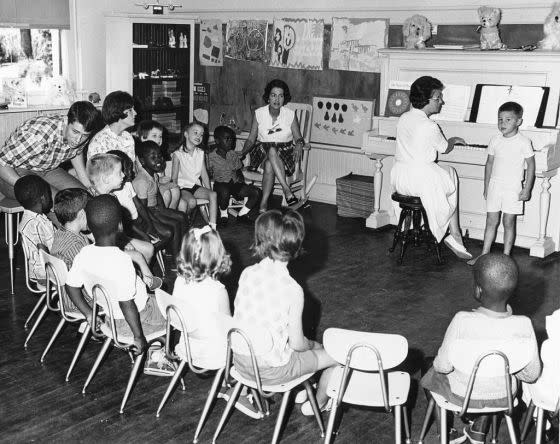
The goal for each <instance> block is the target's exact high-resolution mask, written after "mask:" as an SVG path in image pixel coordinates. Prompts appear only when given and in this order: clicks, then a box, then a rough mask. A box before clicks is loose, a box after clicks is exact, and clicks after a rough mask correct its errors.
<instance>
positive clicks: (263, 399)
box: [213, 326, 325, 444]
mask: <svg viewBox="0 0 560 444" xmlns="http://www.w3.org/2000/svg"><path fill="white" fill-rule="evenodd" d="M242 328H243V329H241V328H232V329H231V330H230V331H229V332H228V335H227V340H228V345H227V356H226V370H225V380H226V381H229V377H230V375H231V377H232V378H233V379H234V380H235V381H237V382H236V384H235V387H234V389H233V393H232V395H231V397H230V399H229V400H228V403H227V405H226V408H225V410H224V413H223V414H222V417H221V418H220V422H219V424H218V427H217V428H216V432H215V433H214V438H213V442H216V440H217V439H218V436H219V435H220V433H221V431H222V428H223V427H224V424H225V422H226V420H227V418H228V416H229V414H230V412H231V409H232V408H233V406H234V404H235V403H236V401H237V398H238V397H239V394H240V392H241V389H242V388H243V387H247V388H248V389H250V390H251V392H252V393H253V396H254V399H255V402H256V404H257V407H258V409H259V411H260V412H261V418H264V417H265V416H269V415H270V410H269V403H268V399H269V398H271V397H272V396H274V395H275V394H276V393H282V403H281V405H280V411H279V412H278V418H277V420H276V426H275V427H274V434H273V436H272V444H276V443H277V442H278V441H279V439H280V430H281V429H282V423H283V422H284V416H285V414H286V410H287V407H288V401H289V400H290V394H291V393H292V390H293V389H294V388H295V387H297V386H298V385H303V386H304V387H305V390H306V391H307V396H308V399H309V401H310V403H311V407H312V408H313V413H314V414H315V418H316V420H317V423H318V424H319V428H320V430H321V436H324V435H325V429H324V427H323V420H322V418H321V413H320V412H319V406H318V405H317V400H316V399H315V393H314V392H313V389H312V387H311V384H310V383H309V378H311V377H312V376H313V373H310V374H307V375H303V376H300V377H299V378H296V379H294V380H293V381H290V382H286V383H284V384H276V385H264V384H263V383H262V381H261V377H260V372H259V366H258V364H257V358H256V357H257V356H258V355H262V354H263V353H265V352H266V351H268V350H270V349H271V347H272V337H271V335H270V333H269V332H268V330H266V329H263V328H257V327H253V326H242ZM232 342H235V344H234V348H235V351H236V353H241V354H243V355H245V356H250V358H251V361H252V364H253V374H254V378H246V377H244V376H242V375H241V374H240V373H239V372H238V371H237V369H236V368H235V366H232V367H231V368H230V363H231V359H232V352H233V351H232Z"/></svg>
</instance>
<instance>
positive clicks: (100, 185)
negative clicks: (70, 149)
mask: <svg viewBox="0 0 560 444" xmlns="http://www.w3.org/2000/svg"><path fill="white" fill-rule="evenodd" d="M86 170H87V174H88V177H89V180H90V181H91V183H92V185H93V186H92V188H91V189H90V192H91V194H92V195H94V196H98V195H102V194H109V193H113V192H115V191H116V190H120V189H122V187H123V179H124V173H123V171H122V162H121V159H120V157H118V156H115V155H114V154H95V155H94V156H92V157H91V158H90V159H89V160H88V161H87V165H86ZM121 211H122V210H121ZM118 245H119V247H120V248H121V249H122V250H124V251H125V252H126V254H128V255H129V256H130V258H131V259H132V261H133V262H134V263H135V264H136V266H137V267H138V268H139V269H140V272H141V273H142V276H143V278H144V280H145V281H146V284H147V285H148V286H149V287H150V289H151V290H155V289H156V288H159V287H161V284H162V281H161V279H160V278H158V277H156V276H154V275H153V274H152V272H151V270H150V268H149V267H148V264H149V263H150V262H151V260H152V258H153V256H154V246H153V245H152V243H151V242H149V241H144V240H141V239H136V238H130V237H128V236H126V235H125V234H124V233H123V232H122V230H121V232H120V233H119V235H118Z"/></svg>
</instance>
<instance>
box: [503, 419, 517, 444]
mask: <svg viewBox="0 0 560 444" xmlns="http://www.w3.org/2000/svg"><path fill="white" fill-rule="evenodd" d="M504 416H505V417H506V424H507V427H508V432H509V439H510V441H511V444H517V435H516V434H515V427H513V419H511V416H508V415H504Z"/></svg>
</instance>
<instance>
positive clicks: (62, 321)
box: [40, 318, 66, 362]
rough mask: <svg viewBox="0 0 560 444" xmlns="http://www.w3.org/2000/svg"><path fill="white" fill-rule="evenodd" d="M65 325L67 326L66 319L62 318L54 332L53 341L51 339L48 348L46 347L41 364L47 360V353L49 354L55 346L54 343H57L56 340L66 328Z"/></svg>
mask: <svg viewBox="0 0 560 444" xmlns="http://www.w3.org/2000/svg"><path fill="white" fill-rule="evenodd" d="M64 324H66V319H64V318H61V319H60V322H59V323H58V325H57V326H56V329H55V330H54V333H53V335H52V336H51V339H50V341H49V343H48V344H47V346H46V347H45V350H44V351H43V354H42V355H41V359H40V361H41V362H43V361H44V360H45V356H47V353H48V352H49V350H50V349H51V347H52V345H53V344H54V341H56V338H58V335H59V334H60V332H61V331H62V327H64Z"/></svg>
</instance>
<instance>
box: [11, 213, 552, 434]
mask: <svg viewBox="0 0 560 444" xmlns="http://www.w3.org/2000/svg"><path fill="white" fill-rule="evenodd" d="M303 214H304V215H305V218H306V226H307V237H306V241H305V250H306V254H305V255H304V256H303V257H301V258H300V259H298V260H297V261H295V262H294V263H293V264H292V265H291V267H290V269H291V272H292V275H293V276H294V277H295V279H296V280H297V281H298V282H299V283H300V284H301V285H302V287H303V288H304V290H305V294H306V306H305V312H304V318H305V320H304V324H305V325H306V330H307V334H308V335H309V336H311V337H316V338H317V339H319V340H320V339H321V337H322V333H323V331H324V330H325V329H326V328H328V327H343V328H350V329H356V330H367V331H376V332H390V333H399V334H402V335H404V336H405V337H406V338H407V339H408V342H409V348H410V351H409V355H408V358H407V359H406V361H405V363H404V365H403V366H402V367H403V368H404V369H406V370H407V371H409V372H410V374H411V376H412V379H413V384H412V388H411V391H410V397H409V403H408V404H409V408H410V410H411V411H412V432H413V433H412V435H413V440H417V439H418V435H419V433H420V428H421V423H422V419H423V417H424V413H425V408H426V400H425V397H424V395H423V393H422V392H421V390H419V389H418V380H419V378H420V371H421V369H422V367H423V366H425V362H426V359H427V358H428V357H430V356H433V355H434V354H435V353H436V352H437V349H438V347H439V345H440V343H441V340H442V338H443V334H444V332H445V329H446V328H447V325H448V323H449V321H450V319H451V318H452V316H453V315H454V313H455V312H457V311H459V310H468V309H470V308H472V307H474V306H475V301H474V300H473V299H472V297H471V288H472V277H471V269H470V268H469V267H468V266H467V265H466V264H464V263H463V262H461V261H459V260H457V259H455V258H454V257H453V256H452V254H451V253H450V252H449V250H445V251H444V258H445V260H446V263H445V264H444V265H443V266H438V265H436V264H435V257H433V256H431V255H430V256H426V255H425V254H424V250H423V249H417V250H414V249H411V250H410V251H408V252H407V255H406V257H405V263H404V265H403V266H397V265H396V257H395V256H394V255H393V256H392V255H389V254H388V253H387V247H388V246H389V244H390V242H391V236H392V232H391V231H390V230H379V231H372V230H368V229H366V228H365V227H364V221H363V220H362V219H343V218H338V217H337V216H336V208H335V207H333V206H329V205H324V204H319V203H313V205H312V206H311V208H308V209H305V210H303ZM220 233H221V235H222V237H223V239H224V242H225V243H226V246H227V248H228V249H229V251H230V252H231V254H232V258H233V261H234V269H233V272H232V274H231V276H229V277H228V279H226V281H225V283H226V286H227V288H228V290H229V292H230V296H231V297H232V299H233V297H234V295H235V289H236V282H237V279H238V277H239V273H240V272H241V270H242V269H243V268H244V267H245V266H247V265H249V264H251V263H253V262H255V259H254V258H253V257H251V254H250V251H249V246H250V244H251V240H252V228H251V227H249V226H247V225H241V224H236V223H235V222H230V224H229V225H228V226H227V227H225V228H223V229H222V230H220ZM468 246H469V247H470V248H471V249H472V250H473V252H477V253H478V252H479V251H480V249H481V245H480V242H476V241H470V242H469V244H468ZM514 254H515V259H516V260H517V261H518V263H519V266H520V270H521V278H520V284H519V288H518V291H517V294H516V296H515V298H514V299H513V300H512V301H511V305H512V307H513V310H514V312H515V313H517V314H525V315H527V316H530V317H531V319H532V320H533V324H534V327H535V329H536V331H537V335H538V337H539V338H540V339H541V340H542V338H543V337H545V329H544V327H545V321H544V317H545V316H546V315H548V314H550V313H551V312H552V311H553V310H554V309H557V308H559V307H560V295H559V292H558V288H559V280H560V278H559V276H560V273H559V271H560V256H559V255H558V254H554V255H552V256H551V257H548V258H546V259H544V260H543V259H536V258H530V257H529V256H528V252H527V250H515V251H514ZM22 259H23V258H22V255H21V252H19V255H18V258H17V264H18V269H17V276H16V284H17V285H16V294H15V295H11V294H10V291H9V275H8V273H9V268H8V262H7V249H6V248H5V247H3V248H1V249H0V279H1V282H2V289H1V290H0V336H1V338H2V353H1V355H0V430H1V431H2V433H1V434H0V441H1V442H30V441H39V442H55V441H57V442H62V441H63V442H132V441H135V442H154V443H165V442H185V441H188V442H190V441H192V437H193V435H194V430H195V428H196V424H197V422H198V419H199V417H200V414H201V410H202V407H203V405H204V401H205V399H206V394H207V391H208V389H209V388H210V384H211V378H200V377H197V376H195V375H193V374H190V373H187V375H186V377H185V383H186V385H187V390H186V391H185V392H183V391H181V390H177V391H176V392H175V393H174V394H173V395H172V397H171V399H170V401H169V403H168V405H166V407H165V408H164V410H163V412H162V414H161V417H160V418H159V419H158V418H156V417H155V411H156V409H157V406H158V404H159V402H160V400H161V397H162V396H163V393H164V391H165V388H166V386H167V383H168V382H169V380H168V379H167V378H158V377H154V376H145V375H142V376H141V377H140V380H139V382H138V384H137V386H136V387H135V388H134V391H133V392H132V395H131V398H130V400H129V403H128V405H127V408H126V411H125V413H124V414H122V415H121V414H119V413H118V411H119V405H120V401H121V398H122V395H123V393H124V389H125V386H126V381H127V378H128V374H129V371H130V359H129V358H128V356H127V355H126V354H125V353H123V352H121V351H119V350H112V351H111V352H110V353H109V356H108V358H107V359H106V360H105V362H104V363H103V365H102V366H101V368H100V370H99V372H98V374H97V376H96V377H95V379H94V380H93V382H92V383H91V385H90V387H89V389H88V392H87V393H86V394H85V395H82V393H81V389H82V385H83V382H84V379H85V377H86V375H87V372H88V371H89V368H90V366H91V365H92V363H93V360H94V359H95V356H96V354H97V352H98V351H99V348H100V345H101V344H100V343H96V342H91V341H90V343H89V344H88V345H87V347H86V350H85V352H84V354H83V355H82V357H81V359H80V361H79V362H78V364H77V366H76V369H75V371H74V374H73V375H72V378H71V380H70V382H69V383H66V382H64V376H65V373H66V370H67V367H68V365H69V362H70V359H71V357H72V354H73V352H74V350H75V347H76V345H77V343H78V337H77V335H76V327H75V326H70V327H68V328H66V329H65V331H64V332H63V333H62V336H61V338H60V339H59V340H58V341H57V342H56V343H55V345H54V346H53V349H52V351H51V353H50V355H49V356H47V359H46V361H45V363H44V364H41V363H40V362H39V357H40V355H41V353H42V350H43V348H44V346H45V345H46V343H47V341H48V338H49V337H50V335H51V334H52V332H53V331H54V328H55V326H56V323H57V322H58V319H57V318H56V316H55V315H53V314H50V315H49V316H48V317H47V319H46V320H45V322H44V323H43V324H42V325H41V326H40V327H39V330H38V332H37V333H36V335H35V336H34V337H33V338H32V340H31V342H30V344H29V347H28V349H27V350H24V348H23V342H24V340H25V336H26V331H25V330H24V328H23V324H24V321H25V318H26V316H27V315H28V313H29V311H30V310H31V308H32V306H33V304H34V303H35V301H36V297H35V296H33V295H31V294H30V293H29V292H28V291H27V289H26V288H25V284H24V276H23V267H22V265H23V262H22ZM166 283H167V285H168V289H169V290H171V288H172V284H173V280H172V278H168V279H167V280H166ZM278 401H279V400H277V402H276V403H275V405H274V406H273V407H272V413H271V416H270V417H269V418H266V419H265V420H261V421H256V420H253V419H250V418H248V417H246V416H245V415H243V414H241V413H240V412H238V411H236V410H234V412H233V414H232V416H231V417H230V419H229V421H228V423H227V424H226V426H225V428H224V431H223V433H222V435H221V437H220V439H219V442H223V443H240V442H243V443H262V442H268V441H270V439H271V437H272V432H273V429H274V422H275V419H276V413H277V410H278V407H279V402H278ZM224 405H225V403H224V402H223V401H222V400H219V401H218V402H217V403H216V405H215V406H214V409H213V411H212V413H211V414H210V417H209V420H208V421H207V424H206V426H205V428H204V429H203V431H202V434H201V437H200V442H202V443H207V442H211V438H212V434H213V432H214V430H215V428H216V425H217V422H218V420H219V417H220V415H221V412H222V411H223V408H224ZM326 420H327V415H326V414H324V421H325V422H326ZM455 422H456V424H458V423H459V421H458V420H456V421H455ZM458 425H459V424H458ZM393 427H394V420H393V417H392V416H391V415H390V414H386V413H383V412H381V411H374V410H371V409H365V408H357V407H350V408H345V409H344V414H343V418H342V421H341V424H340V433H339V435H338V436H337V438H336V441H335V442H336V443H365V442H368V443H371V442H373V443H391V442H393ZM505 429H506V427H505V426H503V427H501V430H500V438H501V442H509V440H508V438H507V437H506V433H505V432H506V430H505ZM530 438H531V439H534V433H533V432H532V433H531V435H530ZM282 442H284V443H304V442H305V443H320V442H322V440H321V438H320V436H319V430H318V427H317V425H316V423H315V422H314V419H313V417H310V418H308V417H304V416H302V415H301V414H300V413H299V409H298V408H297V407H296V408H294V409H293V410H292V411H291V412H290V414H289V418H288V419H287V421H286V425H285V427H284V430H283V433H282ZM427 442H428V443H435V442H438V438H437V430H436V426H435V425H432V427H431V430H430V432H429V435H428V439H427Z"/></svg>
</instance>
